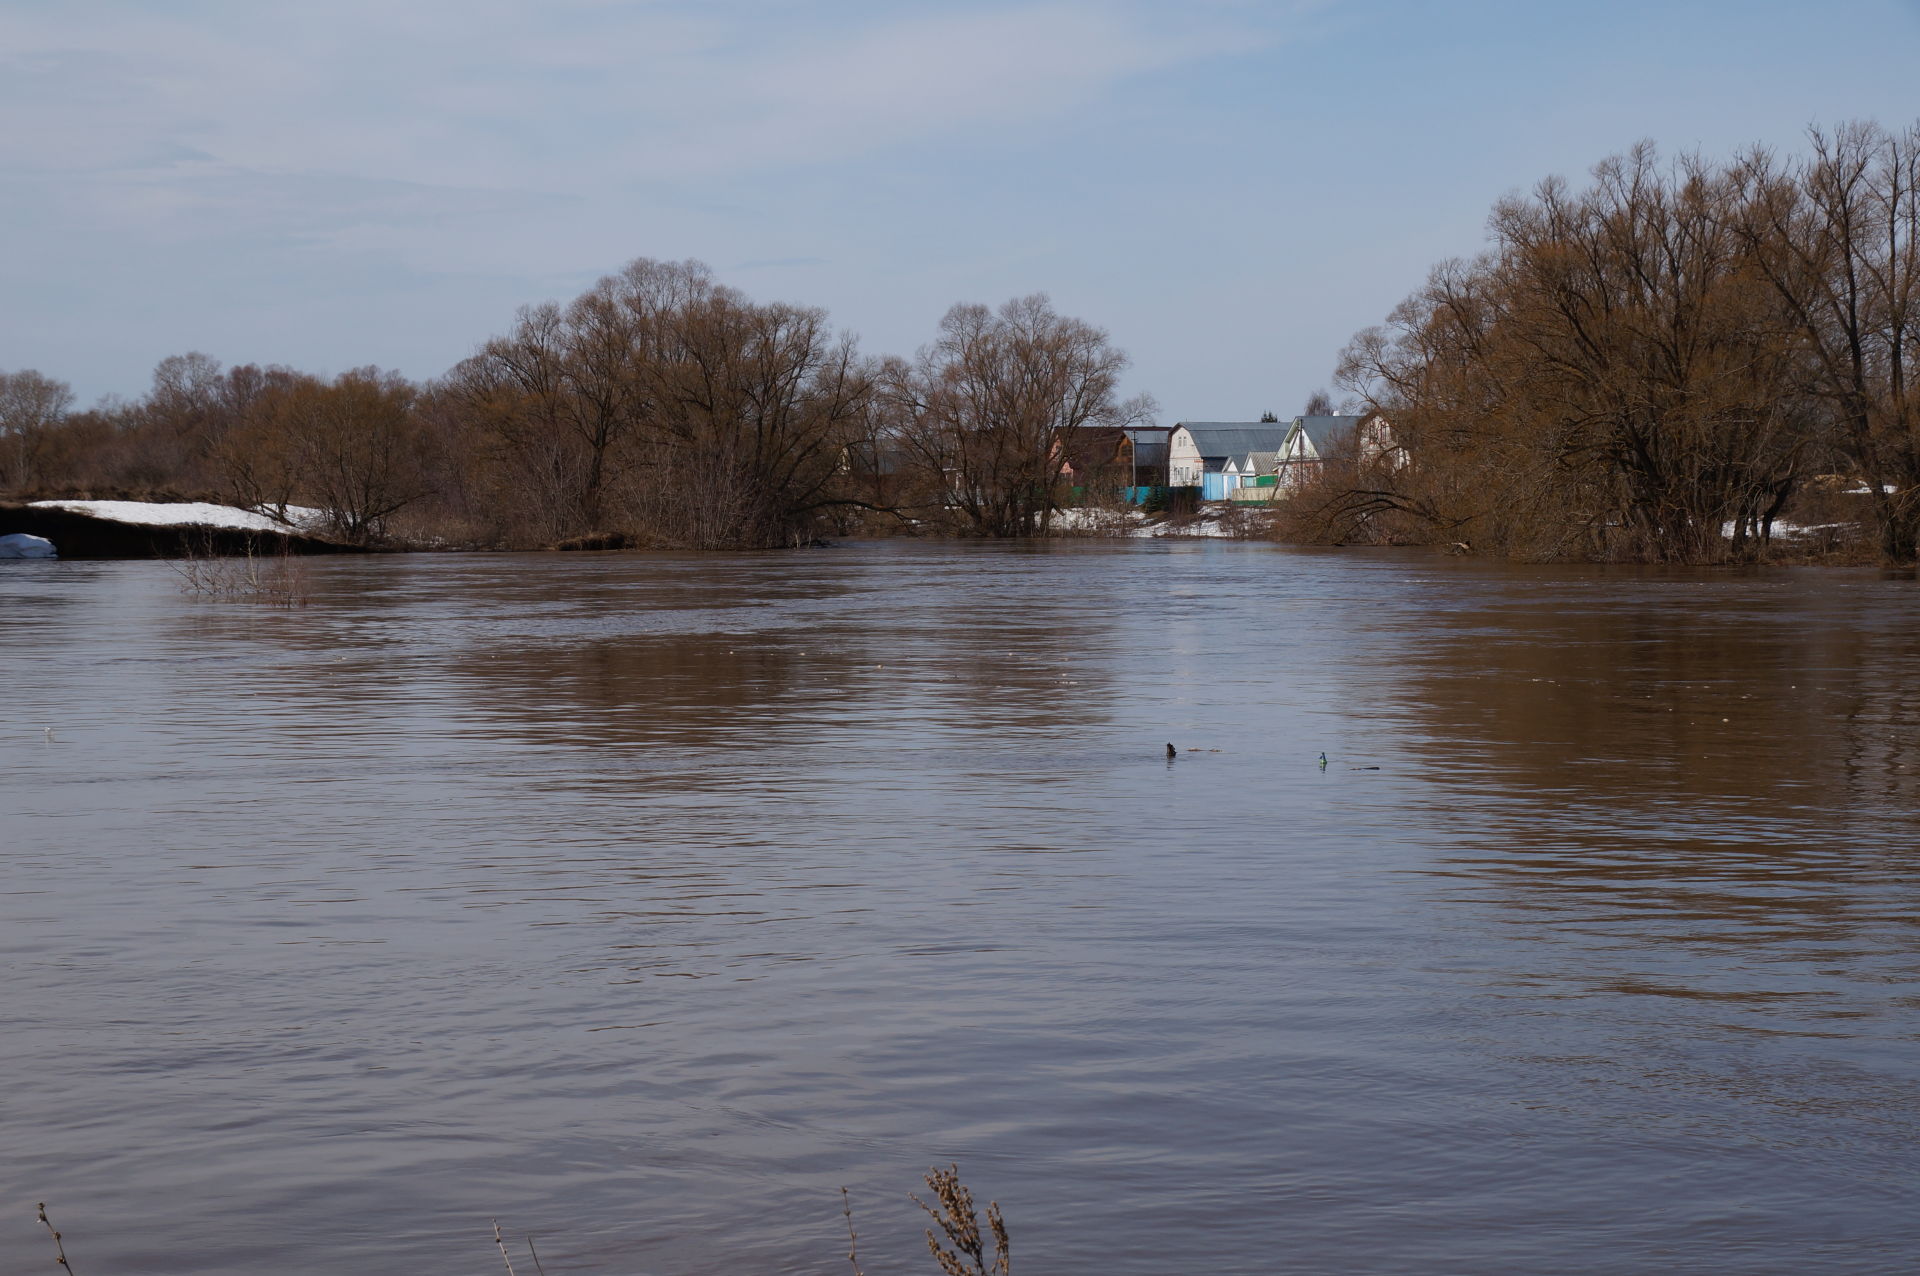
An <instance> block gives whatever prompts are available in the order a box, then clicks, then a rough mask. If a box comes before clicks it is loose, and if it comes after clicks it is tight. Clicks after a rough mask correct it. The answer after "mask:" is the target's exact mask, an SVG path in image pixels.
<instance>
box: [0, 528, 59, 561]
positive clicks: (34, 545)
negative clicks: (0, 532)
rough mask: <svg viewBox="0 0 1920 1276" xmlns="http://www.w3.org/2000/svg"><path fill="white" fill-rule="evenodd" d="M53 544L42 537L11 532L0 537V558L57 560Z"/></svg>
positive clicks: (57, 555)
mask: <svg viewBox="0 0 1920 1276" xmlns="http://www.w3.org/2000/svg"><path fill="white" fill-rule="evenodd" d="M58 557H60V555H59V554H57V553H55V552H54V548H53V542H52V541H50V540H48V539H47V538H46V537H44V536H29V535H27V534H26V533H25V532H12V533H9V534H8V535H6V536H0V558H58Z"/></svg>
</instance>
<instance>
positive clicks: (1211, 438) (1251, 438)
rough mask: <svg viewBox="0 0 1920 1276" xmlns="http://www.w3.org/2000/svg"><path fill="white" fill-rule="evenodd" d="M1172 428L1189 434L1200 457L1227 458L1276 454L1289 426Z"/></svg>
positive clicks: (1185, 424) (1188, 424)
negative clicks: (1251, 454) (1250, 453)
mask: <svg viewBox="0 0 1920 1276" xmlns="http://www.w3.org/2000/svg"><path fill="white" fill-rule="evenodd" d="M1356 419H1357V418H1356ZM1173 428H1174V429H1176V430H1185V431H1186V432H1187V433H1188V434H1190V435H1192V436H1193V446H1194V448H1195V449H1196V450H1197V451H1198V452H1199V453H1200V455H1201V456H1218V457H1228V456H1245V455H1246V454H1247V453H1249V452H1278V451H1279V450H1280V447H1281V445H1282V444H1284V443H1285V442H1286V440H1287V431H1288V430H1289V429H1290V428H1291V427H1290V426H1288V425H1286V424H1284V423H1280V422H1274V421H1265V422H1262V421H1177V422H1175V423H1174V427H1173Z"/></svg>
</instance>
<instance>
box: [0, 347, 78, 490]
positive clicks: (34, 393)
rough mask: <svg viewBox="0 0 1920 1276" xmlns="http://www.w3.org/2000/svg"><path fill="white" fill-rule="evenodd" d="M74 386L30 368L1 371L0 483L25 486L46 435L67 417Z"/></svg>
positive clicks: (33, 477)
mask: <svg viewBox="0 0 1920 1276" xmlns="http://www.w3.org/2000/svg"><path fill="white" fill-rule="evenodd" d="M72 406H73V390H72V389H71V388H70V387H69V386H68V385H67V383H66V382H64V381H56V380H54V379H53V378H52V377H49V376H43V375H42V374H40V373H38V372H35V371H34V370H33V369H31V368H24V369H22V370H21V371H19V372H0V487H12V488H17V489H25V488H28V487H30V486H31V485H32V484H33V483H34V482H35V480H36V477H37V475H36V470H37V468H38V467H37V466H36V464H35V460H36V457H37V454H38V453H39V451H40V449H41V447H42V446H43V444H44V442H45V440H46V436H47V435H48V434H49V433H51V432H52V431H53V430H55V429H56V428H58V426H59V425H60V423H61V422H62V421H64V420H65V419H66V415H67V410H68V409H69V408H71V407H72Z"/></svg>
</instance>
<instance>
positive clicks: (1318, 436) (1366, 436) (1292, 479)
mask: <svg viewBox="0 0 1920 1276" xmlns="http://www.w3.org/2000/svg"><path fill="white" fill-rule="evenodd" d="M1398 448H1399V443H1398V441H1397V440H1396V439H1395V438H1394V437H1393V427H1392V426H1390V425H1389V424H1388V423H1387V419H1386V418H1385V417H1383V416H1381V415H1380V414H1379V413H1378V412H1374V413H1371V414H1369V415H1367V416H1297V417H1295V418H1294V419H1293V423H1292V424H1291V425H1289V426H1288V427H1287V437H1286V441H1285V442H1284V443H1282V444H1281V446H1280V456H1279V459H1278V461H1277V462H1276V463H1275V466H1274V468H1275V469H1276V470H1277V471H1278V473H1279V475H1280V486H1281V487H1282V488H1283V489H1293V488H1298V487H1301V486H1303V485H1304V484H1306V483H1307V482H1308V481H1309V480H1311V479H1312V478H1313V476H1314V475H1316V474H1318V473H1319V472H1320V467H1321V466H1322V465H1323V464H1325V462H1326V461H1327V460H1328V458H1330V457H1332V456H1334V455H1336V454H1341V453H1343V454H1345V455H1347V456H1351V457H1353V458H1355V459H1358V460H1362V461H1371V460H1380V459H1382V458H1384V459H1385V461H1386V464H1387V465H1388V466H1389V467H1390V468H1393V469H1398V468H1399V467H1400V464H1401V462H1403V461H1404V460H1405V459H1406V458H1405V457H1404V456H1402V455H1400V453H1399V452H1398Z"/></svg>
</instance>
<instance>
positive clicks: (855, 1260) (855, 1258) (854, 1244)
mask: <svg viewBox="0 0 1920 1276" xmlns="http://www.w3.org/2000/svg"><path fill="white" fill-rule="evenodd" d="M840 1212H841V1213H842V1214H845V1215H846V1216H847V1261H848V1262H849V1263H852V1264H853V1276H867V1274H866V1273H865V1272H863V1271H861V1270H860V1233H858V1232H856V1231H854V1230H853V1199H852V1198H851V1197H849V1196H848V1195H847V1189H846V1188H844V1187H843V1188H841V1189H840Z"/></svg>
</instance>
